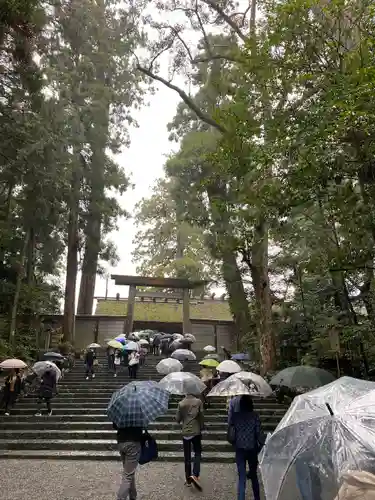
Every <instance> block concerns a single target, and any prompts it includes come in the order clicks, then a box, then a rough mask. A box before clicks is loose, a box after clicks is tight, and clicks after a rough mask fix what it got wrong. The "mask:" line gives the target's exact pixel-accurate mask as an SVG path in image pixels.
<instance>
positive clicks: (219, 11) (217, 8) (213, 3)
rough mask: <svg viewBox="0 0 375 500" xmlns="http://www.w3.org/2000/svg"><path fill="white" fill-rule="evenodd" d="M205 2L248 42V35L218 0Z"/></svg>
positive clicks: (205, 0) (206, 0) (204, 0)
mask: <svg viewBox="0 0 375 500" xmlns="http://www.w3.org/2000/svg"><path fill="white" fill-rule="evenodd" d="M203 2H204V3H205V4H206V5H209V6H210V7H211V9H213V10H214V11H215V12H216V13H217V14H219V16H220V17H221V18H222V19H223V20H224V21H225V22H226V23H227V24H228V26H230V27H231V28H232V30H233V31H234V32H235V33H237V35H238V36H239V38H241V40H242V41H244V42H248V40H249V39H248V37H247V36H246V35H245V34H244V33H242V31H241V30H240V28H239V27H238V26H237V24H236V22H235V21H234V20H233V19H231V18H230V17H229V16H228V15H227V14H226V13H225V12H224V10H223V9H222V8H221V7H220V6H219V5H218V4H217V3H216V0H203Z"/></svg>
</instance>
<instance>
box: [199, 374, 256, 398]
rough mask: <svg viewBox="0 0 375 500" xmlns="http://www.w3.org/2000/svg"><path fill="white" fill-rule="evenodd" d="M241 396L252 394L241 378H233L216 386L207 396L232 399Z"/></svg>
mask: <svg viewBox="0 0 375 500" xmlns="http://www.w3.org/2000/svg"><path fill="white" fill-rule="evenodd" d="M240 394H250V390H249V389H248V388H247V387H246V385H245V384H244V383H243V382H241V380H240V379H239V378H233V376H232V377H228V378H227V379H226V380H223V381H222V382H219V383H218V384H217V385H215V387H214V388H213V389H212V390H211V391H210V392H209V393H208V395H207V396H212V397H214V396H226V397H232V396H239V395H240Z"/></svg>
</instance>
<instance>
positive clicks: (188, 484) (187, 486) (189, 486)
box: [185, 481, 193, 488]
mask: <svg viewBox="0 0 375 500" xmlns="http://www.w3.org/2000/svg"><path fill="white" fill-rule="evenodd" d="M185 486H186V488H191V487H192V486H193V485H192V484H191V482H189V481H185Z"/></svg>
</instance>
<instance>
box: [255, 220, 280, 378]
mask: <svg viewBox="0 0 375 500" xmlns="http://www.w3.org/2000/svg"><path fill="white" fill-rule="evenodd" d="M251 277H252V282H253V287H254V294H255V310H256V325H257V332H258V338H259V345H260V355H261V358H262V374H264V373H267V372H268V371H269V370H274V369H275V367H276V361H277V359H276V344H275V337H274V332H273V325H272V300H271V289H270V281H269V276H268V226H267V223H266V221H265V220H264V219H263V218H261V219H260V220H259V222H258V224H257V225H255V227H254V241H253V244H252V248H251Z"/></svg>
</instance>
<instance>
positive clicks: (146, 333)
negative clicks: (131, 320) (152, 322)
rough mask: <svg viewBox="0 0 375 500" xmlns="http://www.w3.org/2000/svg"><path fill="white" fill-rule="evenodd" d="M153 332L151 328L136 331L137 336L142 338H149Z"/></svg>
mask: <svg viewBox="0 0 375 500" xmlns="http://www.w3.org/2000/svg"><path fill="white" fill-rule="evenodd" d="M151 333H152V331H151V330H142V331H140V332H136V334H137V337H138V338H140V339H145V338H148V337H149V336H150V334H151Z"/></svg>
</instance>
